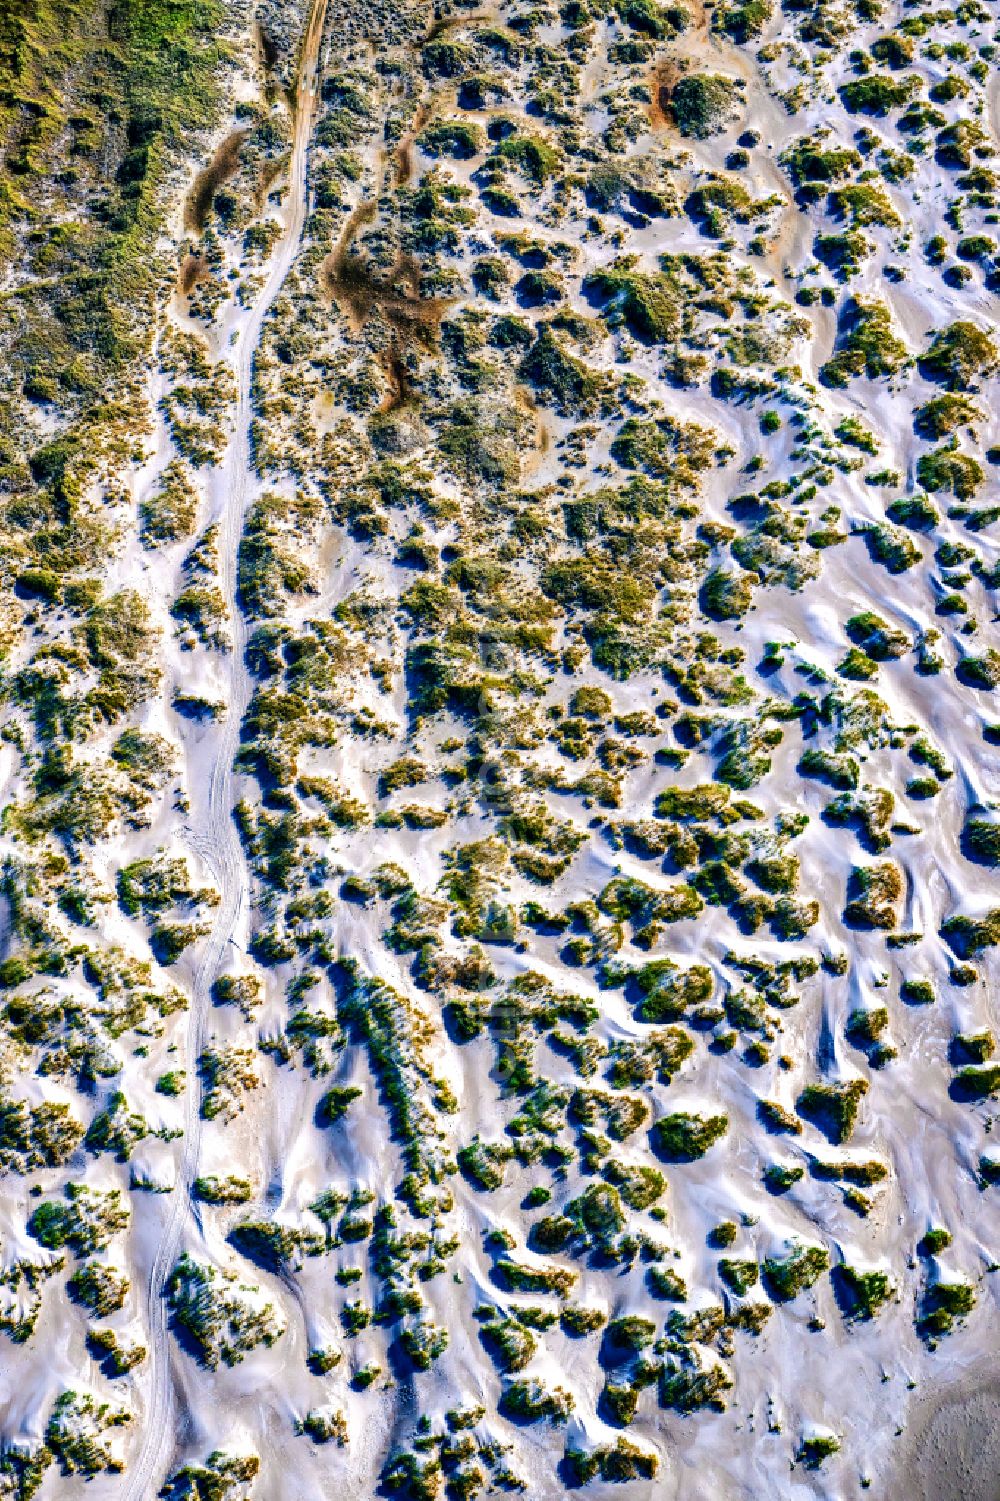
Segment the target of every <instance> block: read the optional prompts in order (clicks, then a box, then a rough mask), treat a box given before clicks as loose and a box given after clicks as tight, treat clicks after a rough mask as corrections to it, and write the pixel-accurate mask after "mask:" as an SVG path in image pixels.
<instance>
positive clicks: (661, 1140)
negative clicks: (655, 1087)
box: [650, 1111, 729, 1162]
mask: <svg viewBox="0 0 1000 1501" xmlns="http://www.w3.org/2000/svg"><path fill="white" fill-rule="evenodd" d="M728 1130H729V1120H728V1117H726V1116H725V1115H709V1116H702V1115H691V1114H688V1113H687V1112H685V1111H677V1112H675V1113H674V1114H673V1115H665V1116H663V1117H662V1118H661V1119H660V1120H658V1121H656V1123H655V1124H654V1126H653V1128H652V1131H651V1132H650V1140H651V1141H652V1144H653V1148H654V1150H655V1151H656V1152H658V1153H659V1154H660V1156H661V1157H664V1158H666V1159H667V1160H668V1161H671V1162H696V1161H697V1160H698V1158H699V1157H704V1155H705V1153H706V1152H707V1151H708V1150H709V1148H710V1147H712V1146H714V1144H715V1143H716V1142H717V1141H719V1140H720V1138H721V1137H723V1136H724V1135H725V1134H726V1132H727V1131H728Z"/></svg>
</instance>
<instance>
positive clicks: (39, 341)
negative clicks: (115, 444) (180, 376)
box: [0, 0, 225, 498]
mask: <svg viewBox="0 0 1000 1501" xmlns="http://www.w3.org/2000/svg"><path fill="white" fill-rule="evenodd" d="M224 18H225V8H224V5H223V4H222V3H220V0H115V3H112V4H109V3H108V0H28V4H27V5H26V4H25V0H0V260H2V261H8V259H9V264H10V267H11V281H10V283H9V287H17V288H18V289H17V290H15V291H13V293H12V292H11V290H8V291H7V293H6V294H4V295H3V296H0V483H2V482H4V481H5V482H6V487H7V488H9V489H14V490H15V491H24V490H25V489H30V488H32V486H33V483H34V482H35V481H37V480H39V479H40V480H41V481H42V483H43V485H50V482H51V479H52V468H53V466H52V465H51V464H49V465H42V466H41V467H40V466H39V465H38V464H37V463H36V464H35V465H34V472H32V466H30V465H28V464H26V463H25V460H26V458H27V457H28V456H27V455H25V454H24V453H23V452H22V451H21V447H20V445H19V444H18V441H17V433H18V430H19V428H20V430H21V431H22V433H23V430H24V426H23V420H22V419H21V414H22V413H23V410H24V405H23V404H24V402H25V400H26V399H27V400H31V401H35V402H43V403H46V404H47V405H48V407H49V409H50V411H51V410H53V409H54V410H55V412H56V413H57V416H58V419H59V423H58V425H59V426H60V427H61V428H63V429H64V430H65V431H66V432H67V433H68V434H69V439H70V441H69V450H67V451H72V450H75V449H76V448H77V447H78V443H77V440H78V439H79V438H80V437H81V436H82V433H83V432H85V431H86V430H88V429H90V428H92V427H93V423H94V420H95V419H98V420H99V419H100V416H101V410H102V404H103V403H104V402H105V400H106V399H107V397H108V396H109V395H112V394H113V392H114V390H115V388H116V386H117V385H118V382H119V381H120V380H121V378H122V377H124V376H126V375H127V374H128V372H129V370H130V368H131V367H132V366H133V364H134V362H135V360H136V358H137V356H138V355H139V354H140V352H141V351H142V349H143V347H144V344H145V336H146V334H147V332H148V323H149V318H148V313H149V298H150V293H151V290H152V286H153V282H154V278H155V274H156V266H155V262H154V261H153V259H152V257H151V256H150V247H151V246H152V245H153V244H154V243H155V238H156V234H157V231H158V229H159V225H160V221H161V213H162V206H163V198H164V194H163V184H164V179H165V175H166V173H167V171H168V169H169V164H170V161H171V159H172V158H175V157H176V155H177V154H178V153H179V152H180V151H182V150H183V149H184V147H185V144H186V142H187V141H188V140H189V138H190V132H191V131H192V130H197V129H198V128H200V127H201V126H204V125H205V124H207V123H208V122H210V120H211V119H212V116H213V112H214V110H215V108H216V106H217V103H218V93H219V74H220V63H221V61H222V55H223V45H224V44H220V42H219V39H218V38H219V31H220V27H221V24H222V22H223V21H224ZM19 283H26V285H22V286H20V287H18V284H19ZM55 467H56V469H57V470H59V469H61V468H62V467H63V466H62V465H61V464H57V465H56V466H55ZM57 498H58V497H57ZM64 498H65V497H64Z"/></svg>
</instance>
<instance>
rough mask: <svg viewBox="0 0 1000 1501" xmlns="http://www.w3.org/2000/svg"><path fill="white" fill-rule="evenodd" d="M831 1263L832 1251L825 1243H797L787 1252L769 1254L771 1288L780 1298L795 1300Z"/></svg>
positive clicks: (766, 1265) (767, 1271)
mask: <svg viewBox="0 0 1000 1501" xmlns="http://www.w3.org/2000/svg"><path fill="white" fill-rule="evenodd" d="M829 1265H830V1256H829V1252H827V1251H826V1250H824V1249H823V1247H822V1246H805V1245H797V1246H795V1247H794V1249H793V1250H792V1251H790V1252H789V1254H788V1255H787V1256H769V1257H768V1258H767V1259H766V1260H765V1262H764V1278H765V1281H766V1283H767V1286H768V1291H769V1292H770V1293H771V1296H772V1297H773V1298H774V1299H775V1301H776V1302H779V1303H788V1302H791V1300H792V1299H793V1298H797V1297H798V1295H799V1293H801V1292H805V1291H806V1290H807V1289H808V1288H810V1287H812V1285H813V1283H814V1282H816V1281H818V1279H819V1278H820V1277H821V1276H822V1275H823V1273H824V1272H825V1271H826V1269H827V1267H828V1266H829Z"/></svg>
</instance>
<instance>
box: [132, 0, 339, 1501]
mask: <svg viewBox="0 0 1000 1501" xmlns="http://www.w3.org/2000/svg"><path fill="white" fill-rule="evenodd" d="M326 10H327V0H312V3H311V6H310V11H309V17H308V21H307V25H306V30H305V33H304V36H303V41H302V47H301V52H300V62H299V71H298V83H297V87H296V96H295V119H294V137H293V145H292V155H291V163H290V167H289V185H288V195H287V209H286V219H285V226H284V229H283V232H282V235H281V238H280V240H279V241H278V242H277V245H276V246H275V250H274V255H273V259H272V264H271V270H270V272H269V274H268V277H267V280H266V282H265V284H264V286H263V288H262V289H261V291H260V294H259V295H258V297H257V298H256V300H255V302H254V304H253V307H252V308H251V310H250V313H249V316H248V317H247V319H246V322H245V323H244V325H243V327H242V329H241V331H240V334H239V339H238V342H237V343H236V346H235V359H234V365H233V374H234V376H235V378H236V383H237V391H238V396H237V407H236V426H235V431H234V434H233V438H232V440H231V442H230V445H229V449H228V451H227V453H226V457H225V459H224V461H223V465H222V484H221V489H222V491H223V493H224V495H225V507H224V510H223V514H222V516H221V517H220V522H219V530H220V537H219V545H220V546H219V550H220V573H221V579H220V584H221V588H222V592H223V594H224V596H225V598H226V601H227V604H228V606H229V611H230V616H231V619H232V622H233V631H232V636H233V645H232V653H231V657H230V675H229V693H228V702H227V712H226V716H225V719H224V721H223V723H222V725H221V727H220V733H219V735H218V742H217V747H216V751H215V755H214V759H213V762H212V772H211V777H210V781H209V789H208V796H207V801H206V803H205V805H204V812H203V814H202V818H203V822H201V826H200V827H199V828H197V829H196V830H195V831H194V838H193V839H192V844H193V845H194V844H196V845H197V850H198V853H199V854H200V855H201V856H202V858H204V859H205V860H206V861H207V863H208V864H209V865H210V866H211V868H212V870H213V873H214V875H215V878H216V881H217V883H218V886H219V891H220V896H221V900H220V903H219V906H218V908H217V909H216V918H215V922H214V923H213V925H212V931H211V934H210V935H209V938H208V941H207V943H206V945H205V950H204V952H203V954H202V956H201V961H200V963H199V966H198V970H197V974H196V977H195V984H194V987H193V992H192V996H191V1008H190V1011H189V1015H188V1032H187V1056H188V1059H189V1062H190V1063H191V1064H193V1063H194V1060H195V1059H196V1058H197V1057H198V1056H199V1055H200V1053H201V1051H202V1049H203V1046H204V1041H205V1033H206V1029H207V1018H208V1014H209V1008H210V1005H211V991H212V986H213V984H214V982H215V980H216V978H217V977H218V975H219V972H220V969H221V967H222V960H223V956H224V954H225V951H226V948H227V946H228V944H229V942H230V939H231V938H232V936H233V933H234V932H235V931H236V929H237V927H238V925H239V922H240V917H241V913H242V911H243V909H244V906H245V904H246V901H247V897H248V890H249V878H248V873H247V867H246V861H245V858H244V854H243V849H242V845H241V843H240V838H239V834H238V832H237V830H236V827H235V825H234V823H233V817H232V808H233V797H232V779H233V758H234V755H235V753H236V748H237V745H238V743H239V735H240V726H241V724H242V721H243V716H244V714H245V712H246V709H247V706H248V704H249V702H250V695H251V692H252V686H251V682H250V677H249V673H248V672H247V668H246V662H245V659H244V657H245V648H246V638H247V631H246V623H245V621H244V619H243V616H242V614H241V612H240V610H239V609H238V607H237V603H236V577H237V568H236V564H237V551H238V548H239V542H240V537H241V535H242V531H243V524H244V518H245V515H246V510H247V505H248V502H249V498H250V495H251V491H252V489H253V487H254V485H255V482H256V476H255V474H254V470H253V466H252V461H251V451H250V423H251V420H252V417H253V403H252V383H253V363H254V356H255V354H256V351H257V347H258V344H259V342H260V336H261V330H262V328H263V325H264V320H265V319H266V317H267V315H268V313H269V311H270V309H271V307H272V305H273V303H274V301H275V299H276V298H277V296H278V294H279V293H280V291H281V288H282V286H283V285H284V282H285V278H286V277H287V275H288V272H289V270H290V269H291V266H292V263H293V261H294V259H295V256H296V254H297V252H298V249H299V244H300V241H301V238H302V229H303V226H304V224H305V219H306V214H307V211H308V202H309V190H308V182H307V173H306V166H307V159H308V150H309V137H310V134H311V130H312V122H313V117H314V114H315V103H316V92H317V90H316V71H317V63H318V60H319V52H320V43H321V41H322V36H323V27H324V22H325V19H326ZM189 1072H190V1084H189V1087H188V1090H187V1093H186V1096H185V1121H184V1146H183V1150H182V1153H181V1159H180V1163H179V1166H178V1175H177V1183H176V1185H175V1190H174V1193H173V1195H172V1201H171V1208H170V1214H169V1218H168V1219H167V1221H166V1223H165V1225H164V1227H163V1232H162V1235H161V1237H160V1240H159V1243H158V1245H157V1248H156V1254H155V1256H154V1258H153V1262H152V1265H151V1267H150V1272H149V1277H148V1280H147V1287H146V1303H147V1321H148V1330H149V1386H148V1390H147V1394H146V1405H145V1412H144V1415H143V1434H142V1445H141V1448H140V1450H139V1452H138V1454H137V1455H136V1457H135V1459H134V1461H133V1464H132V1466H131V1473H130V1474H129V1476H128V1478H127V1481H126V1485H125V1488H124V1490H123V1492H122V1495H123V1498H124V1501H147V1498H148V1497H150V1496H152V1495H154V1494H155V1492H156V1489H158V1477H159V1476H160V1474H161V1473H162V1471H163V1470H164V1469H165V1467H166V1465H167V1464H168V1463H169V1458H170V1454H171V1453H172V1450H173V1445H174V1435H175V1433H176V1424H175V1422H174V1416H175V1413H174V1408H175V1396H174V1385H173V1381H172V1379H171V1374H170V1358H171V1357H170V1345H169V1337H168V1330H167V1312H166V1306H165V1303H164V1296H163V1295H164V1288H165V1285H166V1281H167V1278H168V1277H169V1275H170V1272H171V1269H172V1267H173V1265H174V1263H175V1261H176V1258H177V1254H178V1251H179V1249H180V1245H181V1238H182V1234H183V1231H184V1228H185V1224H186V1223H187V1221H188V1220H189V1218H190V1217H191V1214H192V1206H191V1185H192V1183H193V1182H194V1179H195V1177H196V1175H197V1166H198V1159H199V1155H200V1149H201V1090H200V1087H199V1084H198V1081H197V1077H196V1075H195V1073H194V1069H193V1068H191V1069H190V1070H189Z"/></svg>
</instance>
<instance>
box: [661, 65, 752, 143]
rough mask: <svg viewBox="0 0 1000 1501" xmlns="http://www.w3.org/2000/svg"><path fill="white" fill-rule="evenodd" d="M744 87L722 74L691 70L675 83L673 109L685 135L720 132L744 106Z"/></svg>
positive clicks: (709, 134) (705, 136)
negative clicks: (691, 71)
mask: <svg viewBox="0 0 1000 1501" xmlns="http://www.w3.org/2000/svg"><path fill="white" fill-rule="evenodd" d="M742 97H743V86H742V84H740V83H739V82H738V80H737V79H735V78H726V77H723V75H722V74H720V73H689V74H688V75H687V76H686V77H685V78H682V79H681V80H680V82H679V83H677V84H676V85H675V86H674V91H673V93H672V94H671V96H670V109H671V113H672V114H673V117H674V121H675V123H676V125H677V129H678V130H679V131H680V133H681V135H683V136H694V137H695V138H696V139H697V140H704V139H706V138H707V137H708V136H713V135H719V134H721V132H722V131H724V130H725V129H726V128H727V127H728V126H729V125H730V124H731V123H732V121H733V120H734V119H735V117H736V115H737V114H738V113H739V111H740V108H741V107H742Z"/></svg>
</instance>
